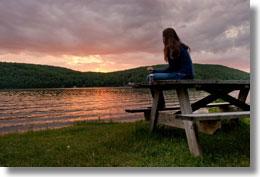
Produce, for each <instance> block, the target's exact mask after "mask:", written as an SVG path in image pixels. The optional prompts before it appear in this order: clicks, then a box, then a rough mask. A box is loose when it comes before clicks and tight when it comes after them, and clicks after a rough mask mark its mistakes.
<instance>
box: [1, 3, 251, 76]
mask: <svg viewBox="0 0 260 177" xmlns="http://www.w3.org/2000/svg"><path fill="white" fill-rule="evenodd" d="M167 27H173V28H175V29H176V31H177V33H178V34H179V36H180V38H181V40H182V41H183V42H184V43H186V44H188V45H189V46H190V48H191V56H192V60H193V62H194V63H209V64H222V65H226V66H229V67H233V68H238V69H241V70H244V71H250V11H249V0H228V1H227V0H44V1H43V0H0V61H7V62H22V63H35V64H48V65H54V66H62V67H67V68H71V69H75V70H80V71H101V72H109V71H116V70H123V69H128V68H134V67H137V66H144V65H145V66H148V65H153V64H161V63H164V60H163V53H162V50H163V45H162V37H161V36H162V34H161V33H162V30H163V29H164V28H167Z"/></svg>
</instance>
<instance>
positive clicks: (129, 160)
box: [0, 119, 250, 167]
mask: <svg viewBox="0 0 260 177" xmlns="http://www.w3.org/2000/svg"><path fill="white" fill-rule="evenodd" d="M199 138H200V140H201V141H200V143H201V145H202V147H203V158H196V157H194V156H192V155H191V154H190V152H189V148H188V145H187V141H186V135H185V132H184V130H180V129H172V128H166V127H160V128H158V129H157V130H156V132H155V133H154V134H149V125H148V123H147V122H135V123H98V122H96V123H81V124H79V125H76V126H72V127H68V128H63V129H58V130H44V131H39V132H28V133H24V134H13V135H5V136H2V137H1V138H0V166H5V167H19V166H27V167H31V166H35V167H40V166H45V167H46V166H47V167H51V166H53V167H55V166H60V167H63V166H64V167H66V166H68V167H77V166H86V167H97V166H101V167H114V166H117V167H118V166H121V167H222V166H223V167H249V166H250V122H249V120H248V119H247V120H246V121H243V120H242V122H241V123H240V124H239V125H238V126H236V127H234V126H232V127H230V126H229V125H223V126H222V129H221V131H218V132H217V133H216V134H215V135H205V134H199Z"/></svg>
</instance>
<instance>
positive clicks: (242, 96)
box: [232, 88, 249, 124]
mask: <svg viewBox="0 0 260 177" xmlns="http://www.w3.org/2000/svg"><path fill="white" fill-rule="evenodd" d="M248 93H249V89H248V88H245V89H241V90H240V91H239V93H238V100H240V101H242V102H244V103H245V102H246V98H247V95H248ZM239 120H240V119H239V118H237V119H233V120H232V122H233V123H235V124H239Z"/></svg>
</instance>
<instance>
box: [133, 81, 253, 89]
mask: <svg viewBox="0 0 260 177" xmlns="http://www.w3.org/2000/svg"><path fill="white" fill-rule="evenodd" d="M212 86H214V87H228V88H230V87H236V88H237V87H241V88H249V87H250V80H158V81H154V82H152V83H151V84H148V83H140V84H138V83H137V84H133V85H132V87H133V88H165V89H167V88H177V87H186V88H202V87H206V88H207V87H212Z"/></svg>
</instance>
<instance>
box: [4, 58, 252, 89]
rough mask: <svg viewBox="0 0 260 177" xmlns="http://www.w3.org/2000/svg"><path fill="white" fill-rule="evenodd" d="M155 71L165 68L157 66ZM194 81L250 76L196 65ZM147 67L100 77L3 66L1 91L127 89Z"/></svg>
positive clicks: (62, 70) (143, 77)
mask: <svg viewBox="0 0 260 177" xmlns="http://www.w3.org/2000/svg"><path fill="white" fill-rule="evenodd" d="M154 67H155V68H162V67H166V65H156V66H154ZM194 69H195V79H223V80H227V79H249V77H250V75H249V73H246V72H243V71H240V70H237V69H233V68H228V67H225V66H221V65H206V64H194ZM147 75H148V72H147V70H146V67H139V68H134V69H129V70H124V71H117V72H110V73H100V72H79V71H73V70H70V69H66V68H61V67H54V66H46V65H34V64H22V63H6V62H0V89H12V88H58V87H90V86H125V85H127V84H128V83H129V82H135V83H140V82H146V76H147Z"/></svg>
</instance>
